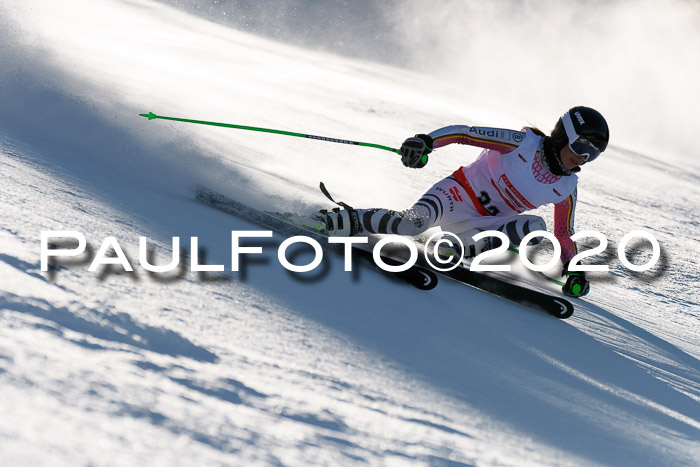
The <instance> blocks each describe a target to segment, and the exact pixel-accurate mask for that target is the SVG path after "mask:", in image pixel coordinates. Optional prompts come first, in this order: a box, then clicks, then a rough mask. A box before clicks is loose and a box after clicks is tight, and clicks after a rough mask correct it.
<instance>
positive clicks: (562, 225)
mask: <svg viewBox="0 0 700 467" xmlns="http://www.w3.org/2000/svg"><path fill="white" fill-rule="evenodd" d="M575 208H576V190H574V192H573V193H572V194H571V195H570V196H569V197H568V198H567V199H565V200H564V201H560V202H559V203H557V204H555V205H554V236H555V237H557V240H559V244H560V245H561V261H562V263H564V271H563V275H565V276H566V283H564V285H563V286H562V288H561V290H562V292H564V294H565V295H569V296H570V297H583V296H584V295H586V294H588V292H589V291H590V289H591V286H590V282H588V280H587V279H586V274H585V273H584V272H583V271H574V272H570V271H569V262H570V261H571V259H572V258H573V257H574V256H576V254H577V253H578V250H577V248H576V244H575V243H574V241H573V240H571V235H573V233H574V209H575Z"/></svg>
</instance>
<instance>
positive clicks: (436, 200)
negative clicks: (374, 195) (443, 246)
mask: <svg viewBox="0 0 700 467" xmlns="http://www.w3.org/2000/svg"><path fill="white" fill-rule="evenodd" d="M608 139H609V131H608V125H607V122H606V121H605V118H603V116H602V115H601V114H600V113H599V112H598V111H596V110H594V109H592V108H590V107H582V106H579V107H573V108H571V109H570V110H568V111H567V112H566V113H565V114H564V115H562V116H561V118H560V119H559V120H558V121H557V124H556V126H555V127H554V130H552V133H551V135H550V136H546V135H545V134H544V133H543V132H542V131H540V130H538V129H537V128H531V127H528V128H524V129H523V130H522V131H516V130H505V129H499V128H486V127H470V126H467V125H453V126H448V127H445V128H441V129H438V130H435V131H433V132H432V133H430V134H427V135H426V134H418V135H416V136H414V137H412V138H408V139H406V140H405V141H404V143H403V144H402V145H401V162H403V164H404V165H405V166H406V167H410V168H415V169H420V168H422V167H425V165H426V164H427V163H428V154H430V153H431V152H432V151H433V150H435V149H438V148H441V147H443V146H446V145H448V144H453V143H458V144H468V145H471V146H477V147H480V148H483V151H482V152H481V154H480V155H479V157H478V158H477V159H476V160H475V161H474V162H473V163H472V164H470V165H468V166H466V167H460V168H459V169H457V170H456V171H455V172H454V173H453V174H452V175H451V176H449V177H447V178H445V179H443V180H441V181H439V182H437V183H436V184H435V185H433V187H432V188H430V189H429V190H428V191H427V192H426V193H425V194H424V195H423V196H422V197H421V198H420V199H419V200H418V201H417V202H416V203H415V204H414V205H413V207H412V208H410V209H407V210H405V211H401V212H396V211H392V210H389V209H353V208H351V207H350V206H347V205H345V204H342V203H341V206H342V208H336V209H334V210H332V211H330V212H328V213H327V214H326V219H325V221H326V228H327V230H328V234H329V235H331V236H353V235H358V234H360V233H364V232H366V233H369V234H375V233H378V234H397V235H410V236H414V235H418V234H420V233H422V232H424V231H425V230H427V229H429V228H431V227H435V226H440V228H441V229H442V230H445V231H449V232H452V233H454V234H457V235H458V236H459V237H460V239H462V240H463V241H464V243H465V246H467V248H469V249H470V253H471V256H475V255H476V254H478V253H480V252H482V251H486V250H488V249H491V248H496V247H497V246H499V244H500V240H499V239H498V238H496V237H487V238H485V239H482V240H480V241H479V242H474V241H473V239H472V237H473V235H474V234H476V233H478V232H481V231H484V230H500V231H501V232H504V233H506V234H507V235H508V238H509V240H510V242H511V246H512V247H517V246H519V245H520V241H521V240H522V238H524V237H525V235H527V234H528V233H529V232H532V231H536V230H546V224H545V222H544V219H542V218H541V217H539V216H535V215H530V214H522V213H523V212H525V211H528V210H532V209H535V208H537V207H539V206H543V205H545V204H550V203H553V204H554V235H555V237H556V238H557V240H559V243H560V245H561V261H562V263H563V264H564V269H563V273H562V275H565V276H566V277H567V280H566V283H565V284H564V286H563V287H562V291H563V292H564V293H565V294H566V295H569V296H573V297H580V296H583V295H586V294H587V293H588V292H589V290H590V284H589V282H588V280H587V279H586V276H585V274H584V273H583V271H569V270H568V265H569V261H570V260H571V259H572V258H573V257H574V256H575V255H576V254H577V249H576V244H575V243H574V241H573V240H571V235H573V233H574V225H573V224H574V210H575V207H576V185H577V182H578V177H577V175H576V174H577V173H578V172H580V170H581V166H582V165H584V164H585V163H587V162H591V161H593V160H595V159H596V158H597V157H598V156H599V155H600V153H601V152H603V151H604V150H605V148H606V147H607V145H608Z"/></svg>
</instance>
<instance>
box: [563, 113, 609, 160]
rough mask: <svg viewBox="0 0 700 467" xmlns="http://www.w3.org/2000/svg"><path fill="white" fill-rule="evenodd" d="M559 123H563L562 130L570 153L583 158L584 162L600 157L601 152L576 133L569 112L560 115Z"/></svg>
mask: <svg viewBox="0 0 700 467" xmlns="http://www.w3.org/2000/svg"><path fill="white" fill-rule="evenodd" d="M561 121H562V123H564V130H565V131H566V136H567V137H568V138H569V149H571V152H573V153H574V154H576V155H577V156H583V157H585V161H586V162H591V161H593V160H595V159H596V158H597V157H598V156H600V153H601V151H600V149H598V148H597V147H596V145H595V144H593V143H592V142H590V141H588V140H587V139H586V138H584V137H583V136H579V135H578V134H577V133H576V130H575V129H574V123H573V122H572V121H571V115H569V112H566V113H565V114H564V115H562V117H561Z"/></svg>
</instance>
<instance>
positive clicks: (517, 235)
mask: <svg viewBox="0 0 700 467" xmlns="http://www.w3.org/2000/svg"><path fill="white" fill-rule="evenodd" d="M465 229H466V230H465ZM443 230H446V231H448V232H452V233H454V234H455V235H457V236H458V237H459V239H460V240H461V241H462V243H463V244H464V247H465V250H466V251H465V256H466V257H473V256H476V255H478V254H479V253H482V252H484V251H487V250H491V249H494V248H498V247H499V246H501V240H500V239H499V238H498V237H484V238H481V239H479V240H478V241H475V240H474V239H473V237H474V235H476V234H478V233H481V232H484V231H486V230H497V231H499V232H503V233H504V234H506V235H507V236H508V240H510V245H509V248H518V247H519V246H520V242H521V241H522V240H523V238H525V236H526V235H527V234H529V233H530V232H534V231H537V230H547V224H546V223H545V221H544V219H542V218H541V217H539V216H535V215H531V214H519V215H515V216H508V217H481V218H475V219H471V220H469V221H465V222H460V223H458V224H453V225H449V226H443ZM541 241H542V238H541V237H535V238H533V239H532V240H530V242H529V243H528V244H529V245H536V244H538V243H540V242H541Z"/></svg>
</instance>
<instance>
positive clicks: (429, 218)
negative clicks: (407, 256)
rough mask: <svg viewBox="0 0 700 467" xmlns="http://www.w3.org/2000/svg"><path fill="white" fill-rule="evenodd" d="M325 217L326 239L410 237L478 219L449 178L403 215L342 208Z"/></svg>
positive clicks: (456, 184) (463, 195)
mask: <svg viewBox="0 0 700 467" xmlns="http://www.w3.org/2000/svg"><path fill="white" fill-rule="evenodd" d="M328 214H329V221H328V232H329V234H330V235H357V234H358V233H360V232H365V233H368V234H396V235H410V236H413V235H418V234H420V233H421V232H424V231H426V230H428V229H429V228H431V227H434V226H436V225H442V224H443V223H448V224H454V223H455V222H457V221H459V220H464V219H466V218H469V217H472V216H478V215H479V214H478V213H477V212H476V210H475V209H474V206H473V205H472V204H471V201H470V200H469V197H468V196H467V194H466V193H465V192H464V188H462V187H461V186H460V185H459V183H457V182H456V180H455V179H454V178H452V177H447V178H445V179H443V180H441V181H439V182H438V183H436V184H435V185H433V186H432V187H431V188H430V189H429V190H428V191H427V192H426V193H425V194H424V195H423V196H421V198H420V199H419V200H418V201H417V202H416V203H415V204H414V205H413V207H411V208H410V209H406V210H404V211H393V210H391V209H357V210H355V209H352V210H350V209H347V208H344V209H341V210H339V211H336V212H334V213H328ZM355 225H358V226H359V227H360V229H359V231H355V229H352V228H350V229H348V228H347V227H348V226H350V227H353V226H355ZM338 227H340V228H338ZM343 227H345V228H343ZM336 232H339V233H336Z"/></svg>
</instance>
